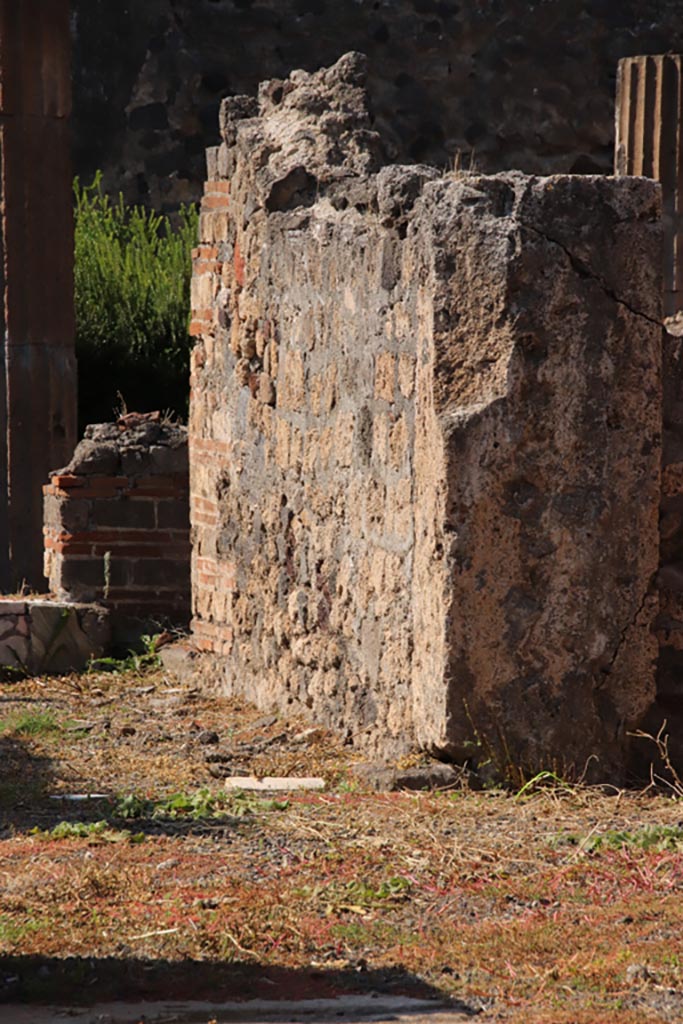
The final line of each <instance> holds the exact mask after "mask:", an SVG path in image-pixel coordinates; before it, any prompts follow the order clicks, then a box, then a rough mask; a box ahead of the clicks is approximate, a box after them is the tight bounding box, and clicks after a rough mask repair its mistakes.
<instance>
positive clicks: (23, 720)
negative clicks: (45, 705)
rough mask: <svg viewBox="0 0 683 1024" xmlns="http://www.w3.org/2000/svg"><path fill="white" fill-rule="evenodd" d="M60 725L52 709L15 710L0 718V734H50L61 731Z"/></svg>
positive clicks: (29, 736)
mask: <svg viewBox="0 0 683 1024" xmlns="http://www.w3.org/2000/svg"><path fill="white" fill-rule="evenodd" d="M61 731H62V726H61V725H60V723H59V722H58V721H57V718H56V716H55V714H54V712H53V711H49V710H47V711H16V712H14V713H13V714H11V715H8V716H7V718H4V719H0V736H6V735H8V734H13V735H14V736H23V737H26V738H34V737H37V736H50V735H54V733H57V732H61Z"/></svg>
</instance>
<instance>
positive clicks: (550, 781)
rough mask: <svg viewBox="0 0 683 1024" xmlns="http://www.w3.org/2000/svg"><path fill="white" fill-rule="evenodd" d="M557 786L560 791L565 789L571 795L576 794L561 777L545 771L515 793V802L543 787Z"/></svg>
mask: <svg viewBox="0 0 683 1024" xmlns="http://www.w3.org/2000/svg"><path fill="white" fill-rule="evenodd" d="M548 785H550V786H557V787H559V788H560V789H564V790H566V791H567V792H569V793H573V792H574V787H573V786H570V784H569V783H568V782H566V781H565V780H564V779H563V778H562V777H561V776H559V775H558V774H557V773H556V772H549V771H543V772H538V773H537V774H536V775H534V777H533V778H532V779H529V780H528V781H527V782H525V783H524V785H523V786H522V787H521V789H519V790H518V791H517V792H516V793H515V800H519V799H520V798H521V797H523V796H526V795H528V794H529V793H531V792H532V791H533V790H536V789H539V788H540V787H541V786H548Z"/></svg>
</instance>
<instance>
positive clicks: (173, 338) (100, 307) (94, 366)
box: [74, 174, 198, 427]
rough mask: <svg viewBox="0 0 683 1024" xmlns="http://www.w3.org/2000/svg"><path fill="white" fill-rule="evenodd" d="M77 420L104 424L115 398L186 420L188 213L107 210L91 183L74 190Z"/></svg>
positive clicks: (191, 239) (192, 221) (109, 204)
mask: <svg viewBox="0 0 683 1024" xmlns="http://www.w3.org/2000/svg"><path fill="white" fill-rule="evenodd" d="M74 203H75V211H74V229H75V265H74V291H75V308H76V354H77V357H78V364H79V392H80V400H79V407H80V408H79V413H80V415H79V419H80V421H81V427H83V426H84V425H85V424H86V423H92V422H101V421H103V420H107V419H110V418H111V416H112V413H113V412H114V410H115V408H116V407H117V405H119V404H120V398H118V395H119V394H120V395H121V396H122V397H123V400H124V402H125V404H126V406H127V407H128V408H129V409H131V410H132V409H135V410H136V411H141V412H144V411H149V410H151V409H162V410H164V409H170V410H172V411H174V412H176V413H178V414H179V415H181V416H184V415H185V413H186V411H187V397H188V392H189V385H188V375H189V368H188V363H189V349H190V340H189V337H188V333H187V325H188V315H189V308H190V275H191V264H190V251H191V249H192V246H193V245H194V244H195V240H196V237H197V220H198V213H197V210H196V207H194V206H189V207H182V208H181V209H180V211H179V212H178V214H177V215H175V216H174V221H175V227H174V225H173V224H172V223H171V219H170V218H169V217H167V216H163V215H161V214H158V213H155V212H154V211H152V210H146V209H144V208H143V207H140V206H131V207H129V206H126V204H125V203H124V201H123V196H122V195H119V197H118V199H117V200H115V201H113V200H112V199H111V198H110V197H109V196H107V195H105V194H104V193H103V191H102V180H101V175H100V174H97V175H96V176H95V179H94V181H93V182H92V184H91V185H88V186H82V185H81V184H80V182H79V180H78V178H76V180H75V182H74Z"/></svg>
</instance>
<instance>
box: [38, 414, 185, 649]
mask: <svg viewBox="0 0 683 1024" xmlns="http://www.w3.org/2000/svg"><path fill="white" fill-rule="evenodd" d="M138 419H139V418H138ZM44 494H45V499H44V500H45V512H44V522H45V526H44V534H45V575H46V576H47V577H48V580H49V586H50V590H51V592H52V593H53V594H55V595H56V597H57V598H58V599H60V600H67V601H85V602H98V603H100V604H102V605H104V606H105V607H107V608H109V609H110V612H111V621H112V624H113V625H114V627H115V630H116V628H117V624H119V625H121V624H123V625H125V621H126V620H128V619H131V618H141V619H144V620H150V619H170V620H171V621H172V622H174V623H178V624H184V623H187V621H188V618H189V605H190V566H189V561H190V552H189V522H188V504H189V499H188V466H187V435H186V431H185V428H183V427H179V426H175V425H166V424H162V423H157V422H149V421H147V422H145V421H143V422H138V423H137V424H134V425H131V426H129V427H125V426H119V425H117V424H115V423H106V424H97V425H94V426H90V427H87V428H86V432H85V438H84V440H83V441H81V442H80V444H79V445H78V447H77V448H76V451H75V452H74V455H73V458H72V460H71V462H70V463H69V465H68V466H66V467H65V468H64V469H60V470H57V471H56V472H55V473H53V474H52V477H51V480H50V483H49V484H48V485H47V486H45V487H44Z"/></svg>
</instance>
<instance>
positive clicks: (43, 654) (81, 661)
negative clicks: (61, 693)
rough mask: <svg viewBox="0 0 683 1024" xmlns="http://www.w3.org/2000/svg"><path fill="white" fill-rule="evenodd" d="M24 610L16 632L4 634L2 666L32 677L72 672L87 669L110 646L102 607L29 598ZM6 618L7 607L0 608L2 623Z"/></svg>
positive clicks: (109, 632)
mask: <svg viewBox="0 0 683 1024" xmlns="http://www.w3.org/2000/svg"><path fill="white" fill-rule="evenodd" d="M3 603H4V604H5V605H6V604H7V603H6V602H3ZM25 609H26V611H25V614H24V616H23V617H22V618H21V619H20V620H19V622H16V621H15V624H14V630H13V632H10V631H4V632H3V636H2V638H1V639H0V666H4V667H8V668H18V669H21V670H22V671H26V672H28V673H30V674H33V675H37V674H39V673H43V672H47V673H60V672H71V671H75V670H79V669H83V668H85V666H86V665H87V663H88V661H89V660H90V659H91V658H97V657H101V656H102V654H104V652H105V651H106V649H107V647H108V646H109V643H110V640H111V630H110V626H109V620H108V613H107V611H106V610H105V609H104V608H101V607H100V606H96V605H92V606H91V605H78V604H62V603H59V602H57V601H46V600H34V599H29V600H27V601H26V603H25ZM7 617H8V612H7V609H6V607H5V608H2V607H0V624H2V623H3V622H6V619H7ZM20 626H21V627H23V628H22V629H21V630H20Z"/></svg>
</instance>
